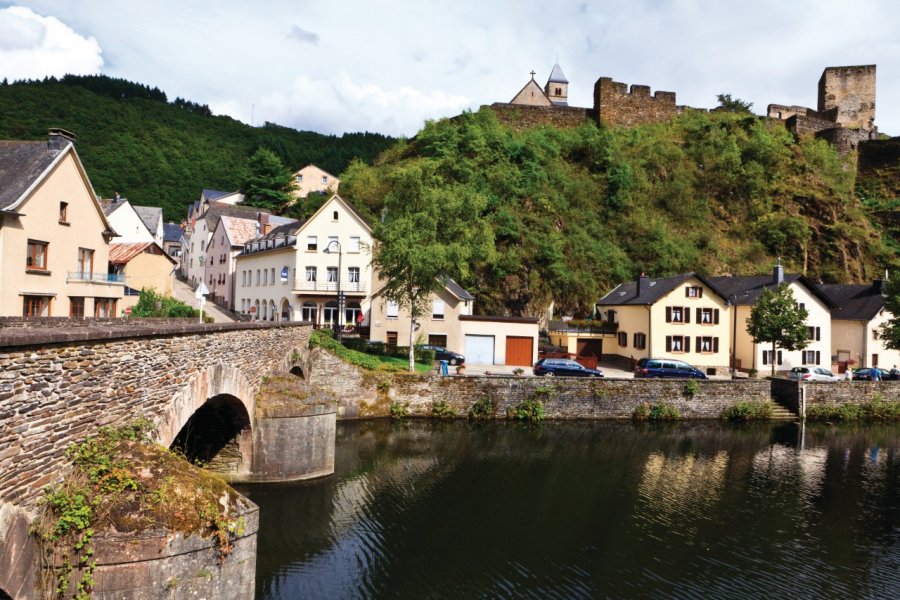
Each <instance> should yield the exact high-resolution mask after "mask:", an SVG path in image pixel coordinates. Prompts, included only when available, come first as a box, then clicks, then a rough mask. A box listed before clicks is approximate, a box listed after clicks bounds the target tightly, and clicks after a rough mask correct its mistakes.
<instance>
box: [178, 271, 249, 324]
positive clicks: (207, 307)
mask: <svg viewBox="0 0 900 600" xmlns="http://www.w3.org/2000/svg"><path fill="white" fill-rule="evenodd" d="M173 296H175V299H176V300H181V301H182V302H184V303H185V304H187V305H188V306H191V307H192V308H200V301H199V300H197V297H196V296H195V295H194V290H192V289H191V286H189V285H188V284H187V283H185V282H183V281H181V280H180V279H178V278H177V277H176V278H175V287H174V291H173ZM206 315H209V316H210V317H212V318H213V322H215V323H233V322H234V319H232V318H231V317H230V316H228V315H227V314H225V313H224V312H222V311H221V310H219V307H218V306H216V305H215V304H213V303H212V302H209V301H207V302H206V304H204V305H203V316H206Z"/></svg>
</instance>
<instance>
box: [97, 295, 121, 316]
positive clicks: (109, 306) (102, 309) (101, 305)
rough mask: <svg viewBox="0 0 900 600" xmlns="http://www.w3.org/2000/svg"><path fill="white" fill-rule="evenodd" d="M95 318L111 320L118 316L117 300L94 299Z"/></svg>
mask: <svg viewBox="0 0 900 600" xmlns="http://www.w3.org/2000/svg"><path fill="white" fill-rule="evenodd" d="M94 316H95V317H97V318H98V319H111V318H113V317H115V316H116V299H115V298H94Z"/></svg>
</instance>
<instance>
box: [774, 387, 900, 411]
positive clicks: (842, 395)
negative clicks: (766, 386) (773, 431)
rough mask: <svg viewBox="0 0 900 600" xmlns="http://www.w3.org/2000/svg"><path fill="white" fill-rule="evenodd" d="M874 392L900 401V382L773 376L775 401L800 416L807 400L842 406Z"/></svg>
mask: <svg viewBox="0 0 900 600" xmlns="http://www.w3.org/2000/svg"><path fill="white" fill-rule="evenodd" d="M875 394H881V397H882V398H883V399H884V400H889V401H894V402H900V381H879V382H873V381H840V382H828V381H807V382H802V383H801V382H799V381H794V380H791V379H773V380H772V397H773V398H774V399H775V401H776V402H778V403H779V404H781V405H782V406H784V407H785V408H787V409H788V410H791V411H793V412H795V413H797V414H798V415H799V414H801V413H802V411H803V406H804V401H805V405H806V407H810V406H840V405H841V404H866V403H868V402H871V401H872V398H873V397H874V396H875Z"/></svg>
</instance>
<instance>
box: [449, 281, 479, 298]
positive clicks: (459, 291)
mask: <svg viewBox="0 0 900 600" xmlns="http://www.w3.org/2000/svg"><path fill="white" fill-rule="evenodd" d="M444 287H446V288H447V289H448V290H449V291H450V293H451V294H453V295H454V296H456V297H457V298H459V299H460V300H474V299H475V296H473V295H472V294H470V293H469V292H468V290H466V289H465V288H464V287H463V286H461V285H459V284H458V283H456V282H455V281H454V280H453V279H451V278H449V277H447V278H446V279H445V280H444Z"/></svg>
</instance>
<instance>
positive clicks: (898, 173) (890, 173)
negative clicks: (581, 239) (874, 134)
mask: <svg viewBox="0 0 900 600" xmlns="http://www.w3.org/2000/svg"><path fill="white" fill-rule="evenodd" d="M857 169H858V171H857V181H859V182H860V183H861V184H862V185H865V186H866V187H868V188H870V189H873V190H877V192H876V193H877V194H878V195H879V196H881V197H882V198H897V197H900V137H893V138H890V139H887V140H867V141H864V142H860V144H859V157H858V159H857Z"/></svg>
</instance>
